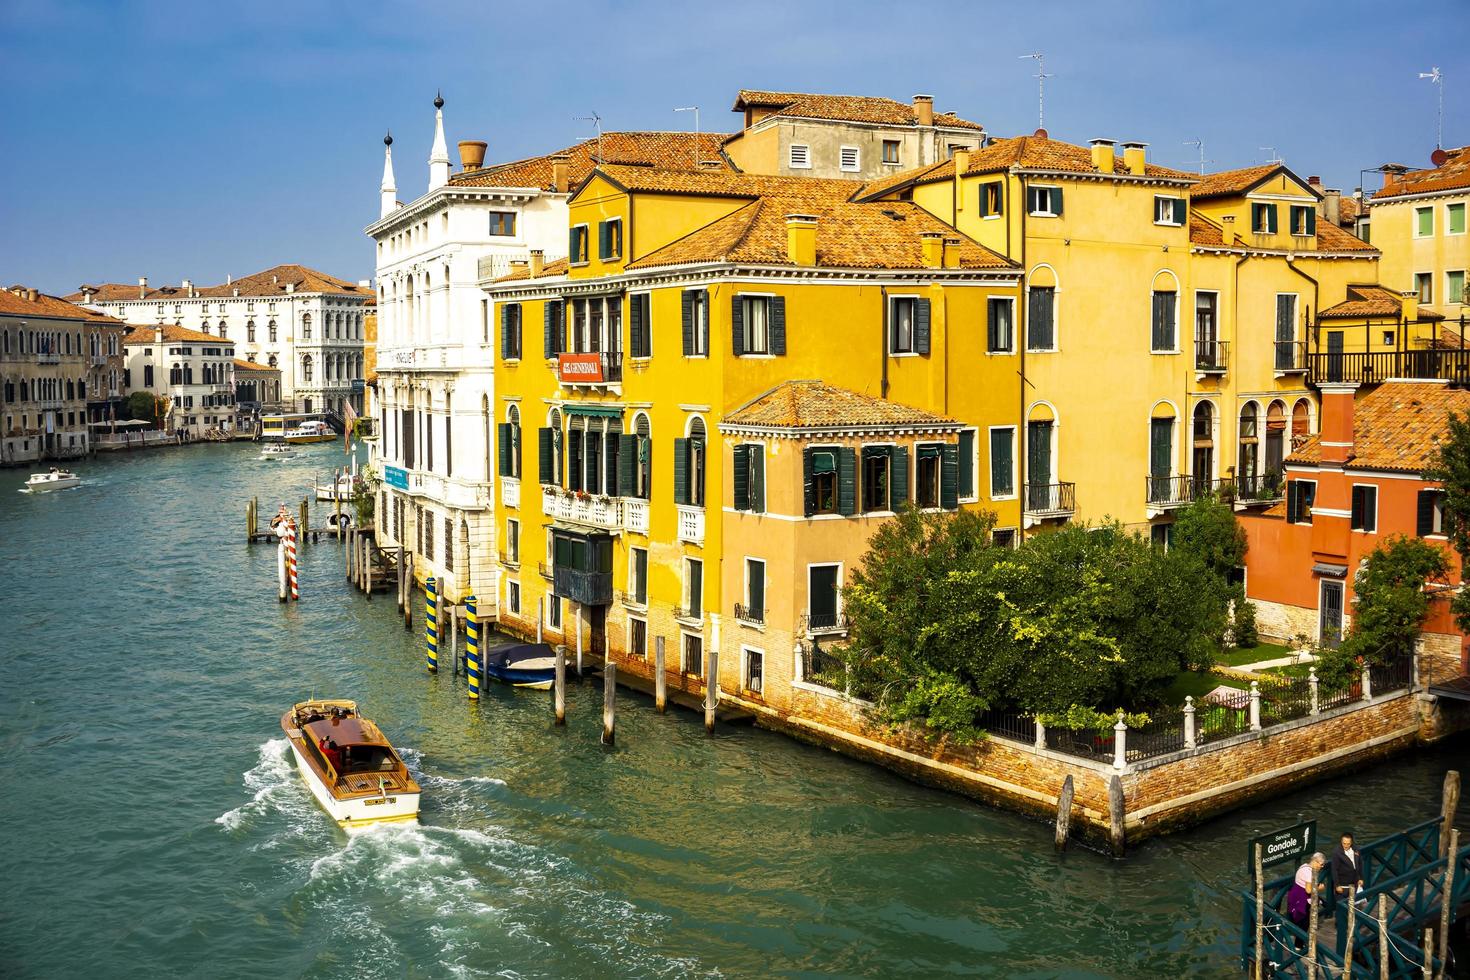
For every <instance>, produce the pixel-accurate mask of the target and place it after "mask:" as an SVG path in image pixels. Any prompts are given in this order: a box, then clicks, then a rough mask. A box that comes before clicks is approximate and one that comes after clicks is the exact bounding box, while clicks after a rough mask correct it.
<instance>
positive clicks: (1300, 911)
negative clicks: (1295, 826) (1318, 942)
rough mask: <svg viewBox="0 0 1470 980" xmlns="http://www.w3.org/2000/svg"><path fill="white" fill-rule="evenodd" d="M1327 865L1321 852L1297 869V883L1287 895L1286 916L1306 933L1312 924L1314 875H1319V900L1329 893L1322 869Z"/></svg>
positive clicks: (1325, 858)
mask: <svg viewBox="0 0 1470 980" xmlns="http://www.w3.org/2000/svg"><path fill="white" fill-rule="evenodd" d="M1325 864H1327V856H1326V855H1325V854H1323V853H1322V852H1321V851H1318V852H1317V853H1316V854H1313V855H1312V859H1311V860H1310V861H1308V862H1307V863H1306V864H1304V865H1302V866H1301V867H1300V868H1297V869H1296V881H1295V882H1293V883H1292V886H1291V891H1289V892H1287V893H1286V914H1287V916H1289V917H1290V918H1291V921H1292V922H1294V923H1296V925H1297V926H1298V927H1299V928H1300V929H1301V930H1302V931H1303V932H1305V931H1306V930H1307V927H1308V926H1309V925H1310V924H1311V919H1312V903H1311V901H1310V896H1311V894H1312V875H1313V873H1316V875H1317V891H1318V893H1319V900H1320V896H1321V895H1322V894H1325V893H1326V891H1327V886H1326V885H1325V884H1323V882H1322V868H1323V866H1324V865H1325Z"/></svg>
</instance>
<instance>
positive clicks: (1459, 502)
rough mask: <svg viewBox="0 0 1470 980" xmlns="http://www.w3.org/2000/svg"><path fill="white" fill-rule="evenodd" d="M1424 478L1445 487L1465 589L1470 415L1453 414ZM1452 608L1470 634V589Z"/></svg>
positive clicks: (1448, 523) (1469, 550)
mask: <svg viewBox="0 0 1470 980" xmlns="http://www.w3.org/2000/svg"><path fill="white" fill-rule="evenodd" d="M1424 476H1425V478H1426V479H1430V480H1436V481H1438V482H1439V483H1440V484H1441V485H1442V486H1443V487H1444V492H1445V504H1444V519H1445V530H1446V531H1447V532H1448V533H1449V539H1450V545H1451V546H1452V547H1453V548H1454V549H1455V552H1456V553H1457V554H1458V555H1459V556H1460V584H1461V585H1462V586H1463V585H1464V584H1465V569H1466V568H1467V567H1470V413H1467V414H1465V415H1461V414H1460V413H1458V412H1451V413H1450V419H1449V427H1448V430H1447V431H1446V432H1445V437H1444V438H1443V439H1441V440H1440V443H1439V458H1438V459H1437V460H1436V461H1435V464H1434V466H1432V467H1431V468H1430V469H1428V470H1425V471H1424ZM1450 608H1451V609H1453V610H1454V613H1455V621H1456V622H1457V623H1458V624H1459V626H1460V629H1462V630H1464V631H1466V632H1470V589H1465V588H1461V589H1460V592H1459V594H1458V595H1456V596H1455V597H1454V599H1453V600H1452V601H1451V606H1450Z"/></svg>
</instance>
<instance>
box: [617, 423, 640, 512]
mask: <svg viewBox="0 0 1470 980" xmlns="http://www.w3.org/2000/svg"><path fill="white" fill-rule="evenodd" d="M637 493H638V437H637V436H618V496H619V497H633V496H636V495H637Z"/></svg>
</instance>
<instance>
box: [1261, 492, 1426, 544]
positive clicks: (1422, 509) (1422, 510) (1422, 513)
mask: <svg viewBox="0 0 1470 980" xmlns="http://www.w3.org/2000/svg"><path fill="white" fill-rule="evenodd" d="M1437 492H1438V491H1435V490H1420V491H1419V513H1418V528H1417V530H1418V532H1419V537H1421V538H1422V537H1424V536H1425V535H1428V534H1433V533H1434V497H1435V494H1436V493H1437ZM1288 520H1290V518H1288Z"/></svg>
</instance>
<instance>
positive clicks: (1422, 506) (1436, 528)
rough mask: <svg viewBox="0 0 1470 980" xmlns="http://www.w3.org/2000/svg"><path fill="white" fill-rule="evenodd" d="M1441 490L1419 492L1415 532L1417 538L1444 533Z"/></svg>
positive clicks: (1443, 494)
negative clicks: (1416, 531)
mask: <svg viewBox="0 0 1470 980" xmlns="http://www.w3.org/2000/svg"><path fill="white" fill-rule="evenodd" d="M1444 499H1445V493H1444V491H1443V490H1420V491H1419V512H1418V521H1417V530H1418V532H1419V537H1421V538H1423V537H1428V536H1429V535H1431V534H1444V533H1445V520H1444Z"/></svg>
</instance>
